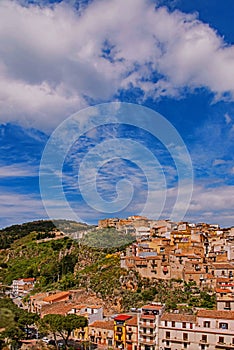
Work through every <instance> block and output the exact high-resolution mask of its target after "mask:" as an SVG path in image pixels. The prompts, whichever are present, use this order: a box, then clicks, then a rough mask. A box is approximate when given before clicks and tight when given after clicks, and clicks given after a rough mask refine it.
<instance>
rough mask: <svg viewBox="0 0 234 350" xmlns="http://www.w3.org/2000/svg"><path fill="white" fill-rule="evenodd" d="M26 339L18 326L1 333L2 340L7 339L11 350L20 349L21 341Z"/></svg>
mask: <svg viewBox="0 0 234 350" xmlns="http://www.w3.org/2000/svg"><path fill="white" fill-rule="evenodd" d="M23 337H24V332H23V331H22V330H21V329H20V328H19V327H17V326H13V327H9V328H7V329H6V330H5V331H3V332H2V333H1V338H2V339H7V341H8V342H9V343H10V345H11V349H12V350H15V349H18V348H19V347H20V340H21V339H22V338H23Z"/></svg>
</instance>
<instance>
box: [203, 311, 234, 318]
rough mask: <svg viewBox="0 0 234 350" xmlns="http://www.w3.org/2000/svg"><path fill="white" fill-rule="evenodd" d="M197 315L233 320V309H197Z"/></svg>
mask: <svg viewBox="0 0 234 350" xmlns="http://www.w3.org/2000/svg"><path fill="white" fill-rule="evenodd" d="M197 317H204V318H220V319H223V320H225V319H226V320H234V311H225V310H224V311H223V310H199V311H198V313H197Z"/></svg>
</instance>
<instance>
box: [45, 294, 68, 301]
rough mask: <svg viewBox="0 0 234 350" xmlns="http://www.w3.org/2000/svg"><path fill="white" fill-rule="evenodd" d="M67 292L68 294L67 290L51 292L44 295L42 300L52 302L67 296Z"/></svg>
mask: <svg viewBox="0 0 234 350" xmlns="http://www.w3.org/2000/svg"><path fill="white" fill-rule="evenodd" d="M69 294H70V293H69V292H59V293H55V294H51V295H49V296H47V297H45V298H44V299H43V300H44V301H46V302H54V301H56V300H57V299H60V298H65V297H68V296H69Z"/></svg>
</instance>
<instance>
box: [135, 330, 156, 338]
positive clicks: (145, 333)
mask: <svg viewBox="0 0 234 350" xmlns="http://www.w3.org/2000/svg"><path fill="white" fill-rule="evenodd" d="M139 332H140V334H142V335H146V336H147V337H155V335H156V334H155V333H149V332H147V331H144V330H143V329H140V331H139Z"/></svg>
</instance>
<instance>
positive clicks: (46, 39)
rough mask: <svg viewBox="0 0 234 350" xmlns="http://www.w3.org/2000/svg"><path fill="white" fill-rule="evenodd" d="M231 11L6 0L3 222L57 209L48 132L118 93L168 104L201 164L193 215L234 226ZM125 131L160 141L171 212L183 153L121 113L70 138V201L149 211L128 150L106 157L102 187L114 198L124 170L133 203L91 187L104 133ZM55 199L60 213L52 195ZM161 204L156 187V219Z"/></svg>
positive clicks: (76, 206)
mask: <svg viewBox="0 0 234 350" xmlns="http://www.w3.org/2000/svg"><path fill="white" fill-rule="evenodd" d="M233 12H234V2H233V0H225V1H223V2H220V1H214V0H207V1H203V0H196V1H187V0H171V1H163V0H158V1H152V0H151V1H148V0H93V1H75V0H74V1H69V0H67V1H50V2H48V1H40V0H35V1H25V0H18V1H16V0H15V1H5V0H2V1H1V2H0V107H1V108H0V135H1V138H0V140H1V141H0V147H1V153H0V166H1V168H0V181H1V182H0V206H1V208H0V210H1V219H0V226H1V227H4V226H7V225H10V224H14V223H21V222H25V221H29V220H34V219H39V218H47V217H48V216H47V213H46V210H45V208H44V206H43V203H42V200H41V195H40V186H39V167H40V161H41V157H42V153H43V150H44V148H45V146H46V143H47V142H48V140H49V138H50V135H51V134H52V132H53V131H54V130H56V128H57V127H58V126H59V125H60V123H62V122H63V121H65V120H67V118H68V117H69V116H70V115H71V114H73V113H76V112H78V111H80V110H82V109H84V108H87V107H89V106H94V105H97V104H99V103H107V102H113V101H119V102H128V103H134V104H138V105H142V106H145V107H148V108H150V109H151V110H153V111H156V112H159V113H160V114H161V115H162V116H164V117H165V118H166V119H167V120H168V122H169V123H171V125H172V126H173V127H174V128H175V129H176V130H177V131H178V133H179V135H180V136H181V137H182V139H183V140H184V143H185V145H186V147H187V149H188V151H189V154H190V157H191V160H192V164H193V174H194V186H193V195H192V199H191V202H190V205H189V207H188V211H187V214H186V216H185V219H186V220H188V221H193V222H201V221H205V222H212V223H219V224H221V225H222V226H232V225H233V207H234V183H233V175H234V162H233V150H234V147H233V136H234V80H233V76H234V25H233V18H232V16H233ZM155 128H157V125H156V124H155ZM68 138H69V135H68ZM117 139H125V140H132V141H135V142H138V143H139V144H141V145H144V147H146V148H147V149H148V150H150V151H152V152H153V154H154V157H155V159H156V160H157V161H158V162H159V164H160V166H161V171H162V172H163V174H164V177H165V179H166V180H165V181H166V188H167V194H166V201H165V206H164V208H162V214H161V217H165V218H166V217H170V213H171V211H172V209H173V206H174V205H175V202H176V195H177V191H178V173H177V169H176V164H175V161H174V159H173V157H171V155H170V152H168V150H167V148H166V147H165V145H163V144H162V143H160V141H159V140H157V139H155V138H153V137H152V135H150V134H149V133H147V132H146V131H145V130H137V128H135V127H129V126H126V125H124V123H122V124H121V125H112V124H110V125H106V126H102V127H99V128H96V130H93V131H90V132H89V133H86V134H84V135H83V136H82V137H81V138H80V139H79V140H77V141H76V142H75V143H74V145H72V147H71V149H70V150H69V153H68V154H67V156H66V158H65V159H64V160H65V162H64V167H63V174H62V175H61V178H62V184H63V190H64V195H65V197H66V199H67V201H68V202H69V205H70V207H71V208H72V209H73V210H74V212H75V213H78V217H79V218H80V219H81V220H83V221H86V222H90V223H95V222H97V220H98V219H99V218H104V217H107V216H123V217H125V216H128V215H131V214H139V213H141V212H142V210H143V207H144V203H145V202H146V201H147V194H148V193H149V186H148V185H149V184H147V178H146V177H145V174H144V172H143V170H142V169H141V168H140V167H139V166H137V165H136V164H134V162H133V161H132V160H131V157H130V156H129V159H126V157H125V158H124V159H121V158H119V159H115V158H114V157H112V158H113V159H111V157H110V159H109V161H108V159H106V162H105V164H103V166H102V167H101V168H100V169H97V170H98V171H97V175H98V176H97V183H96V185H97V191H98V193H99V195H100V196H101V197H102V198H104V199H105V200H108V201H113V200H114V199H115V198H116V196H117V195H118V193H117V191H116V184H118V182H119V181H120V180H124V179H125V180H127V181H128V184H129V186H130V187H131V186H132V189H133V192H132V197H131V198H132V200H131V202H130V203H128V204H127V205H126V206H124V207H123V208H121V210H119V211H118V212H116V213H110V212H108V209H107V210H106V211H104V212H102V211H100V210H97V208H95V207H94V206H92V205H89V203H86V202H85V200H84V198H83V197H82V193H81V192H82V191H80V188H79V183H78V180H79V167H80V164H81V162H82V160H83V159H85V156H86V155H87V154H88V153H89V152H90V151H92V150H93V149H94V148H95V147H96V146H97V145H98V144H100V143H101V142H104V141H108V140H117ZM116 142H117V141H116ZM118 147H120V146H118ZM146 163H147V162H146ZM153 171H155V169H154V168H152V173H153ZM160 184H161V183H160V181H159V179H158V178H157V179H156V180H155V186H156V187H157V186H160ZM128 189H129V188H128V187H126V191H128ZM51 191H53V186H52V185H51ZM184 191H185V192H186V188H184ZM126 193H127V192H126ZM158 195H159V197H160V194H159V193H158ZM50 205H51V206H53V205H55V207H54V208H55V210H54V215H55V216H56V203H54V198H53V195H51V202H50ZM156 207H157V197H155V202H153V201H152V203H151V208H150V210H149V215H150V216H151V218H155V219H157V215H156V212H157V210H156ZM154 212H155V215H154ZM62 214H63V217H64V218H66V217H69V215H68V213H67V212H66V211H64V213H62Z"/></svg>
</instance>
